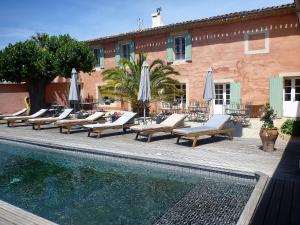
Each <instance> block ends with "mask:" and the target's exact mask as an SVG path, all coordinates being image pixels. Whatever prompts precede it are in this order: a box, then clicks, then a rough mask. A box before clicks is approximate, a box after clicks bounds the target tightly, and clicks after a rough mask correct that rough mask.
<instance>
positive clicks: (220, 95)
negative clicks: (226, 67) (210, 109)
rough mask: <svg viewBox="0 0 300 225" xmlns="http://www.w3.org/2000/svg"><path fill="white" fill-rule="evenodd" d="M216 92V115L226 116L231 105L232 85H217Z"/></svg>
mask: <svg viewBox="0 0 300 225" xmlns="http://www.w3.org/2000/svg"><path fill="white" fill-rule="evenodd" d="M215 92H216V99H215V102H214V114H224V113H225V109H226V105H229V104H230V84H215Z"/></svg>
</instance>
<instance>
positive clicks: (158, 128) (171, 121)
mask: <svg viewBox="0 0 300 225" xmlns="http://www.w3.org/2000/svg"><path fill="white" fill-rule="evenodd" d="M186 117H187V115H185V114H172V115H171V116H169V117H168V118H167V119H165V120H164V121H163V122H161V123H160V124H148V125H136V126H132V127H131V128H130V129H131V130H133V131H135V132H136V136H135V139H138V136H139V135H140V136H146V137H148V142H150V141H151V138H152V135H153V134H154V133H157V132H165V133H169V132H171V133H172V132H173V129H175V128H178V127H184V119H185V118H186Z"/></svg>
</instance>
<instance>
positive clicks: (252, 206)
mask: <svg viewBox="0 0 300 225" xmlns="http://www.w3.org/2000/svg"><path fill="white" fill-rule="evenodd" d="M0 140H4V141H10V142H17V143H23V144H31V145H36V146H40V147H46V148H52V149H53V148H56V149H57V148H58V149H61V150H64V151H70V152H81V153H90V154H95V155H101V156H108V157H115V158H121V159H129V160H134V161H142V162H149V163H158V164H164V165H169V166H177V167H184V168H189V169H196V170H202V171H208V172H215V173H219V174H223V175H228V176H233V177H234V176H235V177H243V178H249V179H250V178H255V179H256V180H257V183H256V184H255V187H254V190H253V192H252V193H251V195H250V198H249V199H248V201H247V203H246V205H245V207H244V209H243V211H242V213H241V215H240V217H239V220H238V222H237V225H248V224H250V223H251V220H252V218H253V216H254V213H255V210H256V208H257V206H258V204H259V201H260V199H261V197H262V195H263V193H264V190H265V187H266V185H267V181H268V179H269V177H268V176H267V175H266V174H264V173H262V172H254V173H251V172H245V171H238V170H231V169H225V168H224V169H223V168H216V167H209V166H203V165H199V164H194V163H186V162H179V161H174V160H164V159H157V158H152V157H143V156H135V155H127V154H122V153H112V152H107V151H104V150H94V149H89V148H81V147H75V146H73V147H72V146H67V145H60V144H53V143H49V142H46V141H33V140H27V139H22V138H9V137H4V136H1V135H0Z"/></svg>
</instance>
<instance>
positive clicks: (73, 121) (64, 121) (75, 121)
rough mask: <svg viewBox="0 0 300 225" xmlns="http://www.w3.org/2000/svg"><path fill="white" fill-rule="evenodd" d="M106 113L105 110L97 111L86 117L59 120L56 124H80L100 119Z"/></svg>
mask: <svg viewBox="0 0 300 225" xmlns="http://www.w3.org/2000/svg"><path fill="white" fill-rule="evenodd" d="M103 115H104V113H103V112H95V113H94V114H92V115H90V116H89V117H87V118H85V119H70V120H59V121H56V122H55V125H68V124H76V123H78V124H80V123H84V122H93V121H94V120H97V119H99V118H100V117H102V116H103Z"/></svg>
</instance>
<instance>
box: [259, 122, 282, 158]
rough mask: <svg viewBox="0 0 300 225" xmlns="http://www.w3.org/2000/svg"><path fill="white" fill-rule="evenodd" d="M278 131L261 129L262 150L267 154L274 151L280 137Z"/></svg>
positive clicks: (275, 129)
mask: <svg viewBox="0 0 300 225" xmlns="http://www.w3.org/2000/svg"><path fill="white" fill-rule="evenodd" d="M278 134H279V133H278V129H277V128H276V127H275V128H270V129H268V128H261V129H260V132H259V136H260V139H261V141H262V149H263V151H265V152H272V151H274V146H275V142H276V140H277V137H278Z"/></svg>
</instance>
